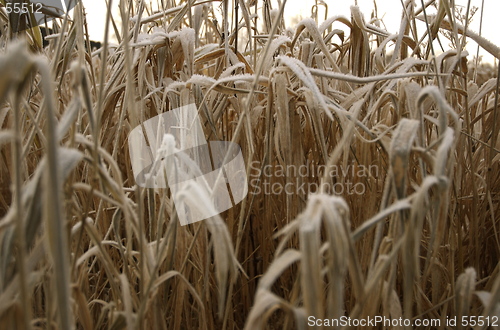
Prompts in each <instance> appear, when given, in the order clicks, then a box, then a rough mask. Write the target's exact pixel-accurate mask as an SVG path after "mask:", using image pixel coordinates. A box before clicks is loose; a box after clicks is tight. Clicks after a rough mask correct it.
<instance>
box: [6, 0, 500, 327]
mask: <svg viewBox="0 0 500 330" xmlns="http://www.w3.org/2000/svg"><path fill="white" fill-rule="evenodd" d="M236 2H237V3H238V4H239V15H240V16H239V17H241V19H239V20H237V19H236V17H238V16H236V13H233V15H232V16H231V17H232V18H233V21H231V19H230V16H229V15H228V13H229V11H230V7H229V4H228V1H223V3H222V6H223V9H224V10H223V12H224V13H225V15H223V18H222V21H221V22H218V21H217V20H216V18H217V17H218V16H217V15H216V13H215V11H214V4H213V2H211V1H198V2H195V1H182V0H181V1H178V2H175V1H165V2H164V1H162V2H161V4H163V7H162V5H158V8H156V9H153V8H150V7H149V6H148V5H147V4H146V2H143V1H136V2H135V3H133V2H129V1H123V0H121V1H120V10H121V16H120V20H121V26H120V25H119V24H117V23H116V20H115V18H116V17H113V16H112V15H109V19H108V22H107V27H106V29H110V28H111V27H112V28H113V29H114V30H115V32H116V36H117V40H118V44H117V45H114V46H112V45H110V44H109V42H108V40H104V42H103V48H101V49H100V50H98V51H94V52H91V51H89V49H90V47H85V45H87V46H88V44H89V38H88V34H87V31H86V26H87V22H86V17H85V15H84V8H83V6H82V4H81V3H80V4H79V5H77V6H76V7H75V10H74V14H73V18H71V19H65V20H62V19H59V20H54V21H52V25H53V30H54V31H56V32H57V36H58V37H57V38H55V36H53V38H52V39H51V41H50V43H49V46H48V47H46V48H42V47H41V40H40V39H39V37H37V36H39V31H37V29H38V28H37V27H32V28H29V29H27V30H26V31H23V32H18V33H12V31H11V30H10V24H11V21H10V17H9V16H8V15H6V14H5V11H4V10H3V9H4V8H3V7H4V5H5V2H4V1H0V29H1V31H2V34H1V36H0V48H1V50H0V72H2V75H1V77H0V129H1V130H0V154H1V157H0V164H1V165H0V187H1V191H0V216H1V219H0V328H1V329H13V328H25V329H33V328H40V329H45V328H57V329H75V328H78V329H125V328H127V329H135V328H139V329H143V328H148V327H149V328H154V329H167V328H168V329H198V328H201V329H241V328H245V329H249V330H253V329H263V328H269V329H295V328H297V329H304V328H306V327H307V326H308V316H314V317H315V318H328V319H335V318H339V317H340V316H344V315H345V316H349V317H351V318H353V319H354V318H356V319H361V318H367V317H374V316H384V317H387V318H391V319H398V318H400V317H401V318H405V319H409V320H411V321H412V322H413V321H415V320H416V319H435V320H440V321H441V325H440V326H438V328H444V327H445V320H446V319H447V318H449V317H452V316H453V317H455V316H457V317H458V319H459V320H460V319H461V317H462V316H484V317H490V319H493V317H498V315H499V313H500V309H499V308H500V305H499V303H500V275H499V254H500V241H499V238H500V234H499V233H498V228H499V219H500V217H499V215H498V212H499V211H500V210H499V209H498V205H499V203H498V199H499V195H498V194H499V192H500V178H499V175H498V173H500V168H499V159H500V156H499V152H498V150H500V142H499V141H498V131H499V130H498V126H497V125H498V124H497V123H498V79H497V77H498V75H497V74H495V73H493V74H491V73H490V74H491V77H489V76H485V75H484V74H483V73H484V72H482V71H480V68H479V67H477V66H476V67H474V66H473V65H472V67H471V64H470V63H469V62H468V53H467V52H466V50H465V49H464V45H465V44H466V42H465V41H466V39H467V38H471V39H473V40H475V41H476V42H478V44H479V45H480V46H481V47H483V48H484V49H486V50H487V51H489V52H491V53H492V54H493V55H495V56H497V57H498V56H499V54H500V52H499V51H498V47H496V46H495V45H493V44H491V43H490V42H488V41H487V40H484V39H483V38H482V37H481V36H480V35H478V34H476V33H474V32H472V31H470V30H469V29H468V28H467V22H462V23H459V22H457V19H456V15H455V10H454V8H453V7H452V6H451V3H452V2H450V1H448V0H443V1H439V3H438V2H433V1H430V2H427V4H426V5H425V6H426V7H424V8H422V7H418V6H414V1H406V2H405V8H404V13H405V14H404V15H403V18H402V21H401V29H400V32H399V34H390V33H388V32H387V31H385V30H384V29H383V28H381V27H380V24H378V23H377V22H378V20H377V19H373V21H371V22H366V21H365V19H364V16H363V15H362V14H361V11H360V9H359V8H358V7H355V6H353V7H352V8H351V17H350V18H348V17H344V16H333V17H329V18H328V17H327V19H326V20H324V21H323V22H319V21H318V19H317V17H313V18H308V19H304V20H302V21H301V22H299V23H298V25H297V26H296V27H295V28H294V29H287V28H286V27H285V22H284V20H283V9H284V6H285V5H286V1H284V2H283V3H282V4H281V6H279V8H277V9H272V8H271V7H270V2H267V1H265V2H264V4H262V3H261V2H259V1H253V2H252V3H250V2H244V1H240V0H236ZM432 6H437V14H436V15H435V16H432V15H428V14H427V11H429V10H430V8H431V7H432ZM233 7H234V6H233ZM465 17H468V15H465ZM417 21H424V22H425V23H426V28H425V29H424V30H419V29H417V26H420V25H417V24H416V22H417ZM464 23H465V24H464ZM219 24H220V25H219ZM445 32H446V33H445ZM225 36H227V37H225ZM445 36H446V37H447V38H450V39H451V40H452V43H451V44H452V45H456V48H454V49H448V50H443V51H442V52H438V51H437V49H434V45H435V43H433V41H434V40H437V39H439V38H444V37H445ZM389 53H390V55H389ZM474 70H476V71H477V72H478V74H473V73H472V71H474ZM481 79H482V80H485V81H484V82H483V81H482V80H481ZM189 104H195V105H196V107H197V109H198V112H199V116H200V118H201V121H202V124H203V129H204V132H205V135H206V137H207V140H210V141H215V140H224V141H232V142H235V143H238V144H239V145H240V146H241V149H242V151H243V156H244V159H245V161H246V165H247V166H246V169H247V178H248V182H249V194H248V195H247V197H246V198H245V199H244V200H243V201H242V202H241V203H240V204H238V205H237V206H236V207H234V208H232V209H230V210H228V211H226V212H224V213H222V214H220V215H217V216H214V217H212V218H210V219H207V220H204V221H201V222H196V223H193V224H190V225H187V226H180V225H179V223H178V219H177V215H176V212H175V207H174V205H173V199H172V196H171V194H170V191H169V190H168V189H147V188H141V187H138V186H137V185H136V182H135V178H134V175H133V173H132V167H131V163H130V155H129V150H128V141H127V138H128V134H129V133H130V131H131V130H132V129H133V128H135V127H137V126H139V125H140V124H141V123H143V122H144V121H146V120H147V119H149V118H152V117H154V116H157V115H159V114H162V113H164V112H166V111H169V110H172V109H176V108H179V107H181V106H185V105H189ZM299 168H301V169H307V172H306V171H305V170H304V172H300V171H292V169H299ZM287 169H291V170H290V171H288V170H287ZM364 169H368V170H364ZM372 169H373V170H372ZM304 173H307V174H304ZM356 185H357V186H356ZM353 186H356V187H358V188H359V189H361V187H362V188H363V190H362V193H360V191H361V190H357V191H354V192H353V190H352V189H351V190H349V189H348V187H351V188H352V187H353ZM266 187H267V188H269V187H271V188H272V187H277V188H276V189H274V188H273V189H274V190H272V189H271V191H269V190H266ZM280 187H281V188H282V189H279V188H280ZM283 187H288V188H290V189H292V190H291V191H292V192H291V193H290V190H287V189H283ZM299 187H306V188H305V189H298V188H299ZM335 187H342V188H343V189H342V191H339V190H336V189H335ZM200 198H202V197H200ZM205 198H207V199H206V200H201V201H200V205H203V203H207V202H208V203H209V202H211V201H210V200H209V198H208V197H207V196H205Z"/></svg>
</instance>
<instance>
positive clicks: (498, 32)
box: [82, 0, 500, 62]
mask: <svg viewBox="0 0 500 330" xmlns="http://www.w3.org/2000/svg"><path fill="white" fill-rule="evenodd" d="M82 1H83V4H84V6H85V8H86V11H87V20H88V23H89V30H90V34H91V38H92V39H94V40H102V39H103V37H104V21H105V17H106V4H105V1H102V0H82ZM118 2H119V0H113V3H114V6H115V7H116V5H117V4H118ZM147 2H148V3H150V2H154V0H151V1H147ZM230 2H232V1H230ZM259 2H261V1H259ZM273 2H274V3H275V2H276V1H273ZM325 2H326V3H327V4H328V16H329V17H330V16H335V15H345V16H347V17H350V6H352V5H354V4H355V0H325ZM401 2H402V1H401V0H385V1H382V0H378V1H377V10H378V16H379V18H382V19H383V22H384V24H385V25H386V28H387V30H388V31H389V32H390V33H396V32H398V30H399V24H400V21H401V9H402V5H401ZM415 2H416V4H417V7H420V4H421V1H420V0H416V1H415ZM424 2H427V1H424ZM219 3H220V2H214V6H218V4H219ZM314 3H315V1H314V0H288V1H287V4H286V7H285V17H286V19H287V20H289V21H290V20H291V19H292V18H293V17H294V16H297V15H301V16H302V17H303V18H305V17H310V15H311V6H312V5H314ZM455 3H456V4H457V5H462V6H466V5H467V0H455ZM357 4H358V6H359V7H360V9H361V12H362V13H363V14H364V15H365V19H366V20H367V21H368V20H369V18H370V14H371V13H372V11H373V8H374V5H373V0H358V1H357ZM481 4H482V0H471V6H476V7H478V8H479V9H478V10H477V12H476V14H475V15H474V18H473V21H472V23H471V25H470V29H471V30H473V31H474V32H479V23H480V14H481ZM484 6H485V7H484V13H483V27H482V35H483V37H485V38H487V39H489V40H490V41H492V42H493V43H494V44H496V45H500V22H499V19H498V13H500V1H498V0H484ZM323 8H324V7H321V10H323ZM464 11H465V8H464ZM320 13H321V16H323V15H324V13H323V12H320ZM346 32H348V31H346ZM444 43H445V46H447V44H448V43H447V40H445V41H444ZM469 46H474V47H469V49H468V51H469V53H470V56H469V59H472V56H473V55H475V54H476V48H475V47H476V46H475V44H474V43H473V42H471V41H470V42H469ZM480 54H481V55H483V56H484V57H483V59H484V60H485V61H488V62H492V61H493V57H492V56H491V55H489V54H487V53H483V52H481V53H480Z"/></svg>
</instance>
